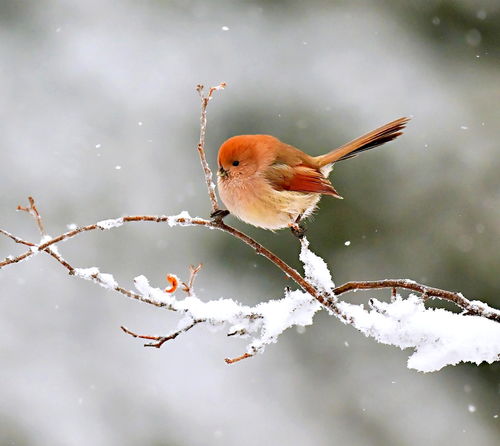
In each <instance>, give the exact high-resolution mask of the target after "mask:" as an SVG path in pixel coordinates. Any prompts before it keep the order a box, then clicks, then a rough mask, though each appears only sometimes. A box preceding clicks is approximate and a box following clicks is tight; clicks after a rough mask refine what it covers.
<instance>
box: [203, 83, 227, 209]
mask: <svg viewBox="0 0 500 446" xmlns="http://www.w3.org/2000/svg"><path fill="white" fill-rule="evenodd" d="M225 87H226V83H225V82H221V83H220V84H219V85H217V86H216V87H212V88H210V90H209V91H208V94H206V95H205V94H203V88H204V87H203V85H198V86H197V87H196V91H198V94H199V95H200V98H201V117H200V141H199V143H198V154H199V155H200V161H201V166H202V168H203V172H204V173H205V181H206V183H207V189H208V197H209V198H210V203H211V204H212V213H214V212H217V211H218V210H219V203H218V202H217V196H216V195H215V184H214V182H213V180H212V171H211V170H210V166H209V165H208V162H207V158H206V156H205V135H206V133H207V107H208V103H209V101H210V99H212V95H213V93H214V91H216V90H222V89H224V88H225Z"/></svg>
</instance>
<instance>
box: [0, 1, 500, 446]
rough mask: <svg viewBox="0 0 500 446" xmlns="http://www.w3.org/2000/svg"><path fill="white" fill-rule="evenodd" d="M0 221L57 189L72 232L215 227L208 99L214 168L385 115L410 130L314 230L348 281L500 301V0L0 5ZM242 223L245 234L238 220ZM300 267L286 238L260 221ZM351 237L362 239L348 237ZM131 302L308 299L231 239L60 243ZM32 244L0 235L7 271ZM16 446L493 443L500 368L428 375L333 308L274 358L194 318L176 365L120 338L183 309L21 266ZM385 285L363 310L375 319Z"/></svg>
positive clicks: (15, 320)
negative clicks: (245, 140) (210, 216)
mask: <svg viewBox="0 0 500 446" xmlns="http://www.w3.org/2000/svg"><path fill="white" fill-rule="evenodd" d="M0 56H1V60H2V64H1V66H0V97H1V104H2V106H1V107H0V114H1V115H0V118H1V119H0V154H1V158H0V159H1V162H0V184H1V188H0V227H2V228H5V229H7V230H10V231H11V232H14V233H16V234H18V235H22V236H24V237H25V238H28V239H33V240H36V239H38V234H37V232H36V228H35V225H34V223H33V221H32V220H31V219H30V218H29V217H28V216H26V215H24V214H20V213H16V212H14V209H15V207H16V206H17V205H18V204H26V197H27V196H28V195H34V196H35V198H36V199H37V203H38V205H39V208H40V210H41V211H42V213H43V215H44V218H45V224H46V226H47V229H48V231H49V233H51V234H53V235H56V234H58V233H60V232H63V231H65V230H66V225H68V224H72V223H76V224H78V225H83V224H88V223H93V222H95V221H99V220H103V219H105V218H111V217H118V216H120V215H124V214H135V213H150V214H154V213H166V214H177V213H178V212H179V211H181V210H182V209H187V210H189V211H190V213H191V215H206V214H207V213H208V210H209V204H208V200H207V198H206V191H205V189H204V183H203V178H202V176H201V174H200V167H199V165H198V160H197V153H196V151H195V146H196V142H197V139H198V124H199V102H198V97H197V96H196V94H195V92H194V86H195V85H196V84H197V83H200V82H203V83H205V84H206V85H213V84H216V83H218V82H220V81H225V82H227V83H228V85H229V87H228V89H227V90H225V91H224V92H221V93H220V94H218V95H217V98H216V100H215V101H214V102H213V103H211V105H210V110H209V128H208V141H207V142H208V147H207V148H208V151H209V160H210V162H211V163H212V164H214V161H215V154H216V150H217V148H218V146H219V145H220V143H221V142H222V141H223V140H224V139H225V138H227V137H229V136H231V135H234V134H238V133H272V134H274V135H275V136H278V137H280V138H281V139H283V140H284V141H286V142H288V143H291V144H294V145H296V146H298V147H300V148H302V149H303V150H306V151H308V152H310V153H312V154H320V153H322V152H324V151H326V150H328V149H330V148H332V147H334V146H336V145H340V144H341V143H343V142H345V141H347V140H350V139H352V138H354V137H356V136H359V135H360V134H362V133H364V132H366V131H369V130H371V129H373V128H375V127H377V126H379V125H381V124H383V123H385V122H387V121H390V120H392V119H395V118H397V117H400V116H404V115H413V116H414V120H413V121H412V122H411V123H410V125H409V127H408V130H407V131H406V134H405V135H404V136H403V137H402V138H400V139H398V141H397V142H395V143H393V144H391V145H388V146H387V147H384V148H383V149H380V150H377V151H374V152H371V153H370V154H366V155H363V156H362V157H359V158H356V159H355V160H352V161H349V162H346V163H345V164H342V165H339V166H338V168H337V169H336V171H335V172H334V175H333V178H334V184H335V187H336V189H337V190H338V191H339V193H341V194H342V195H343V196H344V197H345V198H346V199H345V200H343V201H339V200H328V199H324V200H323V201H322V206H321V212H319V213H318V214H317V215H316V217H315V218H314V220H313V221H311V222H310V223H309V228H310V231H309V234H308V236H309V239H310V242H311V247H312V249H313V250H314V251H315V252H317V253H318V254H320V255H322V257H324V258H325V259H326V260H327V261H328V262H329V264H330V266H331V267H332V271H333V274H334V279H335V281H336V282H337V283H338V284H340V283H343V282H345V281H348V280H360V279H379V278H385V277H407V278H412V279H414V280H417V281H422V282H424V283H428V284H430V285H433V286H437V287H441V288H445V289H450V290H456V291H462V292H463V293H464V294H465V295H466V296H467V297H470V298H477V299H481V300H483V301H485V302H488V303H490V304H491V305H494V306H496V307H499V306H500V297H499V294H498V276H499V272H500V264H499V257H498V250H499V247H498V240H499V236H500V224H499V223H500V194H499V190H500V188H499V185H498V171H499V169H500V161H499V157H498V140H499V131H498V122H499V119H500V109H499V108H498V103H499V101H500V88H499V83H498V79H499V75H500V73H499V70H500V63H499V60H500V59H499V56H500V6H499V5H498V2H496V1H493V0H491V1H487V0H484V1H472V0H471V1H466V0H462V1H454V2H452V1H444V0H442V1H437V0H436V1H428V2H425V4H424V2H415V3H414V2H400V1H389V0H387V1H380V2H368V1H367V2H362V1H359V2H347V1H335V2H334V1H328V2H327V1H320V0H317V1H308V2H302V1H299V0H296V1H291V0H290V1H274V2H266V1H260V2H259V1H232V2H231V1H225V2H218V1H217V2H216V1H214V2H206V1H188V0H179V1H169V2H166V1H143V2H134V1H121V2H114V1H104V0H100V1H97V0H88V1H86V2H78V3H77V2H67V1H54V2H30V1H26V2H17V1H13V0H11V1H3V2H1V3H0ZM231 221H232V220H231ZM235 224H236V225H237V226H238V227H242V228H245V230H248V232H249V233H250V234H252V235H253V236H255V237H256V238H257V239H258V240H259V241H262V242H264V243H265V244H267V245H268V246H269V247H271V248H272V249H274V250H275V251H277V252H278V253H279V254H281V255H282V256H283V257H284V258H285V259H287V260H288V261H290V263H292V264H294V265H296V266H299V265H300V264H299V262H298V252H299V246H298V244H297V243H296V241H295V240H293V239H292V238H291V236H290V234H289V233H288V232H279V233H276V234H271V233H266V232H264V231H261V230H257V229H253V228H249V227H247V226H245V225H244V224H241V223H235ZM346 241H350V242H351V243H350V244H348V246H346V244H345V242H346ZM61 251H62V253H63V254H64V255H65V257H67V258H68V260H71V261H72V263H73V264H74V265H75V266H80V267H90V266H99V267H100V268H101V270H102V271H107V272H112V273H113V274H114V276H115V278H117V279H118V280H119V282H120V283H121V284H122V285H124V286H130V287H131V286H132V278H133V277H135V276H137V275H139V274H145V275H146V276H147V277H148V278H149V280H150V281H151V282H152V284H153V285H155V286H164V285H165V282H164V275H165V273H166V272H172V273H176V274H178V275H179V276H181V277H186V274H187V266H188V265H189V264H190V263H196V264H197V263H199V262H203V263H204V265H205V266H204V268H203V270H202V271H201V273H200V275H199V278H198V282H197V285H198V286H197V291H198V295H199V297H201V298H218V297H220V296H224V297H229V298H237V299H238V300H240V301H242V302H244V303H247V304H252V305H253V304H255V303H257V302H258V301H260V300H267V299H269V298H273V297H281V296H282V291H283V288H284V287H285V286H287V285H290V283H289V282H287V281H286V279H285V278H284V277H283V275H282V274H281V273H280V272H279V271H277V270H276V269H274V268H273V267H272V266H271V265H270V264H268V262H266V261H265V259H263V258H260V257H257V256H255V255H254V254H253V252H251V251H250V250H249V249H248V248H246V247H245V246H243V245H241V244H240V243H238V242H237V241H235V240H233V239H232V238H229V237H228V236H226V235H224V234H221V233H216V232H214V231H210V232H208V231H206V230H203V229H193V228H168V227H167V226H166V225H155V224H137V225H136V226H133V225H129V226H124V227H121V228H118V229H115V230H113V231H107V232H104V233H101V232H99V233H89V234H85V235H83V236H81V237H79V238H77V239H74V240H72V241H69V242H68V243H66V244H64V245H62V246H61ZM17 252H20V248H18V247H16V246H13V244H12V242H11V241H9V240H7V239H0V256H1V257H2V258H3V257H4V256H6V255H8V254H15V253H17ZM0 289H1V292H0V361H1V362H0V364H1V367H0V444H17V445H46V444H51V445H86V444H94V445H109V444H120V445H135V444H155V445H207V444H219V445H229V444H235V443H237V444H241V445H254V444H287V445H299V444H308V443H311V442H314V444H316V445H330V444H332V443H333V442H335V443H337V444H346V445H384V446H385V445H388V444H404V445H420V444H438V443H440V442H446V443H450V444H456V445H465V444H470V443H472V442H473V443H475V444H481V445H493V444H496V442H497V440H498V435H499V433H500V419H499V415H500V368H499V366H498V364H496V365H491V366H480V367H476V366H473V365H470V364H467V365H463V364H462V365H460V366H457V367H448V368H445V369H443V370H442V371H440V372H438V373H434V374H421V373H417V372H415V371H413V370H408V369H407V368H406V360H407V356H408V354H407V353H405V352H401V351H399V350H397V349H395V348H393V347H388V346H383V345H380V344H376V343H375V342H374V341H373V340H372V339H367V338H365V337H364V336H363V335H361V334H360V333H358V332H357V331H355V330H354V329H352V328H351V327H348V326H344V325H342V324H340V323H339V322H338V321H336V320H334V319H332V318H330V317H328V315H326V314H325V313H323V312H322V313H319V314H318V315H317V316H316V318H315V324H314V325H313V326H311V327H308V328H307V329H306V330H305V332H304V333H298V332H297V331H296V330H289V331H288V332H286V333H285V334H284V335H283V336H282V337H281V338H280V341H279V343H278V344H276V345H272V346H270V347H268V349H267V350H266V353H265V354H264V355H260V356H258V357H256V358H252V359H249V360H246V361H244V362H242V363H240V364H236V365H233V366H227V365H226V364H225V363H224V361H223V358H224V357H226V356H237V355H239V354H241V353H242V352H243V351H244V347H245V342H244V341H241V340H235V339H231V338H225V337H224V335H223V334H222V333H220V332H218V333H211V332H209V331H208V330H206V329H205V328H204V327H195V328H194V329H193V330H192V331H191V332H189V333H187V334H185V335H183V336H182V337H180V338H179V339H177V340H176V341H174V342H172V343H170V344H168V345H165V346H164V347H163V348H162V349H161V350H150V349H144V348H143V347H142V346H141V345H142V344H141V343H139V342H137V341H135V340H133V339H132V338H130V337H128V336H126V335H124V334H123V333H122V332H121V331H120V330H119V326H120V325H122V324H124V325H126V326H128V327H129V328H131V329H134V330H137V331H140V332H146V333H164V332H165V333H166V332H169V331H170V329H171V328H173V326H174V324H175V318H174V317H173V316H172V315H171V314H168V313H167V312H164V311H161V310H158V309H155V308H150V307H149V306H146V305H141V304H139V303H137V302H132V301H129V300H127V299H125V298H123V297H122V296H119V295H115V294H113V293H111V292H107V291H106V290H104V289H102V288H100V287H97V286H95V285H93V284H91V283H89V282H84V281H79V280H77V279H75V278H72V277H69V276H67V275H66V274H65V272H64V270H63V269H62V268H61V267H60V265H58V264H57V263H56V262H54V261H53V260H51V259H50V258H48V257H47V256H38V257H37V258H35V259H34V260H32V261H31V262H29V263H24V264H21V265H17V266H14V267H10V268H8V269H7V268H6V269H5V270H2V271H1V272H0ZM371 296H378V297H380V296H381V294H380V293H372V294H361V293H358V294H356V295H355V296H351V297H350V298H349V299H350V301H352V302H355V303H360V302H365V301H367V300H368V298H369V297H371ZM495 438H497V440H495Z"/></svg>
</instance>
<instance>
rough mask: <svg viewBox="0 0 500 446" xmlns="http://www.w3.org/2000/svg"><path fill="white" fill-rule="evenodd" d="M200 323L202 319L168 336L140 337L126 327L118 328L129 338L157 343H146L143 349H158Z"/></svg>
mask: <svg viewBox="0 0 500 446" xmlns="http://www.w3.org/2000/svg"><path fill="white" fill-rule="evenodd" d="M201 322H205V320H204V319H197V320H195V321H193V322H192V323H191V324H189V325H187V326H186V327H184V328H181V329H180V330H177V331H175V332H174V333H172V334H170V335H168V336H150V335H140V334H137V333H134V332H133V331H132V330H129V329H128V328H127V327H124V326H123V325H122V326H120V328H121V329H122V330H123V331H124V332H125V333H127V334H129V335H130V336H133V337H134V338H140V339H149V340H150V341H157V342H148V343H146V344H144V347H155V348H160V347H161V346H162V345H163V344H165V342H167V341H170V340H172V339H175V338H176V337H177V336H179V335H180V334H181V333H186V331H189V330H191V328H193V327H194V326H195V325H198V324H200V323H201Z"/></svg>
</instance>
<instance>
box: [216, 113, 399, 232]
mask: <svg viewBox="0 0 500 446" xmlns="http://www.w3.org/2000/svg"><path fill="white" fill-rule="evenodd" d="M408 120H409V119H408V118H400V119H397V120H396V121H392V122H390V123H388V124H386V125H384V126H382V127H379V128H378V129H376V130H373V131H372V132H370V133H367V134H366V135H363V136H361V137H359V138H357V139H355V140H353V141H351V142H349V143H347V144H344V145H343V146H341V147H339V148H337V149H335V150H332V151H331V152H329V153H327V154H325V155H320V156H315V157H313V156H310V155H307V154H306V153H304V152H302V151H301V150H299V149H297V148H295V147H293V146H290V145H288V144H285V143H283V142H281V141H280V140H279V139H277V138H275V137H274V136H270V135H239V136H233V137H232V138H229V139H228V140H227V141H225V142H224V143H223V144H222V146H221V147H220V149H219V156H218V163H219V171H218V186H219V193H220V196H221V199H222V201H223V202H224V204H225V205H226V207H227V209H228V210H229V211H230V212H231V213H232V214H233V215H235V216H236V217H238V218H240V219H241V220H243V221H245V222H247V223H250V224H252V225H254V226H258V227H261V228H265V229H280V228H284V227H287V226H290V225H292V224H294V223H295V222H298V221H299V220H300V219H302V218H303V217H307V216H308V215H310V214H311V213H312V212H313V211H314V209H315V207H316V205H317V203H318V201H319V199H320V197H321V195H331V196H333V197H336V198H342V197H341V196H340V195H339V194H338V193H337V191H336V190H335V189H334V188H333V186H332V184H331V183H330V181H329V180H328V175H329V173H330V172H331V170H332V167H333V164H334V163H336V162H338V161H342V160H345V159H349V158H352V157H354V156H356V155H358V154H359V153H361V152H363V151H365V150H369V149H372V148H374V147H377V146H379V145H381V144H384V143H386V142H389V141H392V140H393V139H395V138H397V137H398V136H399V135H401V134H402V129H403V128H404V127H405V125H406V123H407V122H408Z"/></svg>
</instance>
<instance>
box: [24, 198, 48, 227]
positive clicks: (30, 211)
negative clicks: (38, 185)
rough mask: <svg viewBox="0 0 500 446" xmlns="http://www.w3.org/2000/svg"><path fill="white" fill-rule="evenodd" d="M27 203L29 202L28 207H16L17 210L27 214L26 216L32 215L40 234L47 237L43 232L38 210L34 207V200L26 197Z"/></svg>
mask: <svg viewBox="0 0 500 446" xmlns="http://www.w3.org/2000/svg"><path fill="white" fill-rule="evenodd" d="M28 201H29V202H30V206H29V207H24V206H21V205H19V206H18V207H17V210H18V211H24V212H27V213H28V214H30V215H32V216H33V218H34V219H35V221H36V225H37V226H38V229H39V231H40V234H41V235H47V233H46V232H45V228H44V227H43V221H42V217H41V215H40V213H39V212H38V209H37V207H36V205H35V200H34V199H33V197H28Z"/></svg>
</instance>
